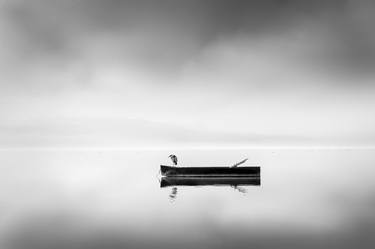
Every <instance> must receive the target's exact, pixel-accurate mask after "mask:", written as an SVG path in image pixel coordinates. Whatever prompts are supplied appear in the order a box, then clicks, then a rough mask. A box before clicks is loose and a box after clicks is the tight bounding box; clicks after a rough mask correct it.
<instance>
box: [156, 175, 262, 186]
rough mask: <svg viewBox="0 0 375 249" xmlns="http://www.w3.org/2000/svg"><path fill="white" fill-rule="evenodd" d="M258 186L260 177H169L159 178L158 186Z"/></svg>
mask: <svg viewBox="0 0 375 249" xmlns="http://www.w3.org/2000/svg"><path fill="white" fill-rule="evenodd" d="M250 185H253V186H259V185H260V177H256V176H255V177H178V176H177V177H169V176H165V177H163V178H162V179H161V182H160V187H161V188H164V187H170V186H250Z"/></svg>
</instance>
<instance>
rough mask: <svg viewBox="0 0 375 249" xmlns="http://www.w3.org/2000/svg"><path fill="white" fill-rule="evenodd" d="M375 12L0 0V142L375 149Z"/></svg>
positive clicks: (357, 4)
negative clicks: (365, 147) (311, 146)
mask: <svg viewBox="0 0 375 249" xmlns="http://www.w3.org/2000/svg"><path fill="white" fill-rule="evenodd" d="M374 10H375V4H374V2H373V1H370V0H369V1H363V0H359V1H358V0H356V1H354V0H353V1H350V0H349V1H344V0H342V1H330V0H329V1H307V0H302V1H301V0H300V1H294V0H289V1H281V0H280V1H269V0H265V1H264V0H263V1H239V0H231V1H229V0H228V1H223V0H189V1H183V0H179V1H172V0H160V1H151V0H137V1H136V0H134V1H120V0H108V1H99V0H74V1H73V0H66V1H57V0H48V1H47V0H32V1H30V0H29V1H26V0H25V1H22V0H12V1H9V0H8V1H7V0H1V1H0V147H1V148H20V147H27V148H30V147H32V148H39V147H44V148H51V147H134V146H138V147H141V148H142V147H160V146H176V145H179V146H187V145H188V146H192V147H194V146H203V145H205V146H213V145H215V146H261V145H266V146H274V145H276V146H281V145H282V146H286V145H287V146H295V145H296V146H302V145H303V146H310V145H314V146H321V145H322V146H374V141H375V140H374V139H375V132H374V129H373V127H374V125H375V116H374V115H373V109H374V107H375V98H374V87H375V86H374V83H373V82H374V79H375V73H374V70H373V69H374V65H375V31H374V28H373V23H374V22H375V15H374Z"/></svg>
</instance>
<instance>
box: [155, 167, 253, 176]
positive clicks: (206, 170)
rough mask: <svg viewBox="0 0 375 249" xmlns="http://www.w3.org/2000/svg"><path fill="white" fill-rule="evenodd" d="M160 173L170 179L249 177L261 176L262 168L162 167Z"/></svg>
mask: <svg viewBox="0 0 375 249" xmlns="http://www.w3.org/2000/svg"><path fill="white" fill-rule="evenodd" d="M160 172H161V174H162V175H163V176H168V177H174V176H179V177H249V176H260V167H259V166H252V167H237V168H231V167H172V166H167V165H160Z"/></svg>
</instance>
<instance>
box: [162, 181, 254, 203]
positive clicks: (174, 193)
mask: <svg viewBox="0 0 375 249" xmlns="http://www.w3.org/2000/svg"><path fill="white" fill-rule="evenodd" d="M177 186H229V187H232V188H234V189H236V190H238V191H239V192H241V193H246V192H247V191H246V188H244V187H245V186H260V176H253V177H168V176H165V177H162V178H161V181H160V187H161V188H165V187H172V192H171V193H170V195H169V199H170V200H171V201H175V200H176V198H177Z"/></svg>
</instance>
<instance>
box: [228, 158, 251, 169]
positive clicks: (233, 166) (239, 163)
mask: <svg viewBox="0 0 375 249" xmlns="http://www.w3.org/2000/svg"><path fill="white" fill-rule="evenodd" d="M247 160H248V158H246V159H244V160H242V161H241V162H238V163H236V164H233V165H232V166H231V168H236V167H238V166H239V165H241V164H244V163H245V162H246V161H247Z"/></svg>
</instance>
